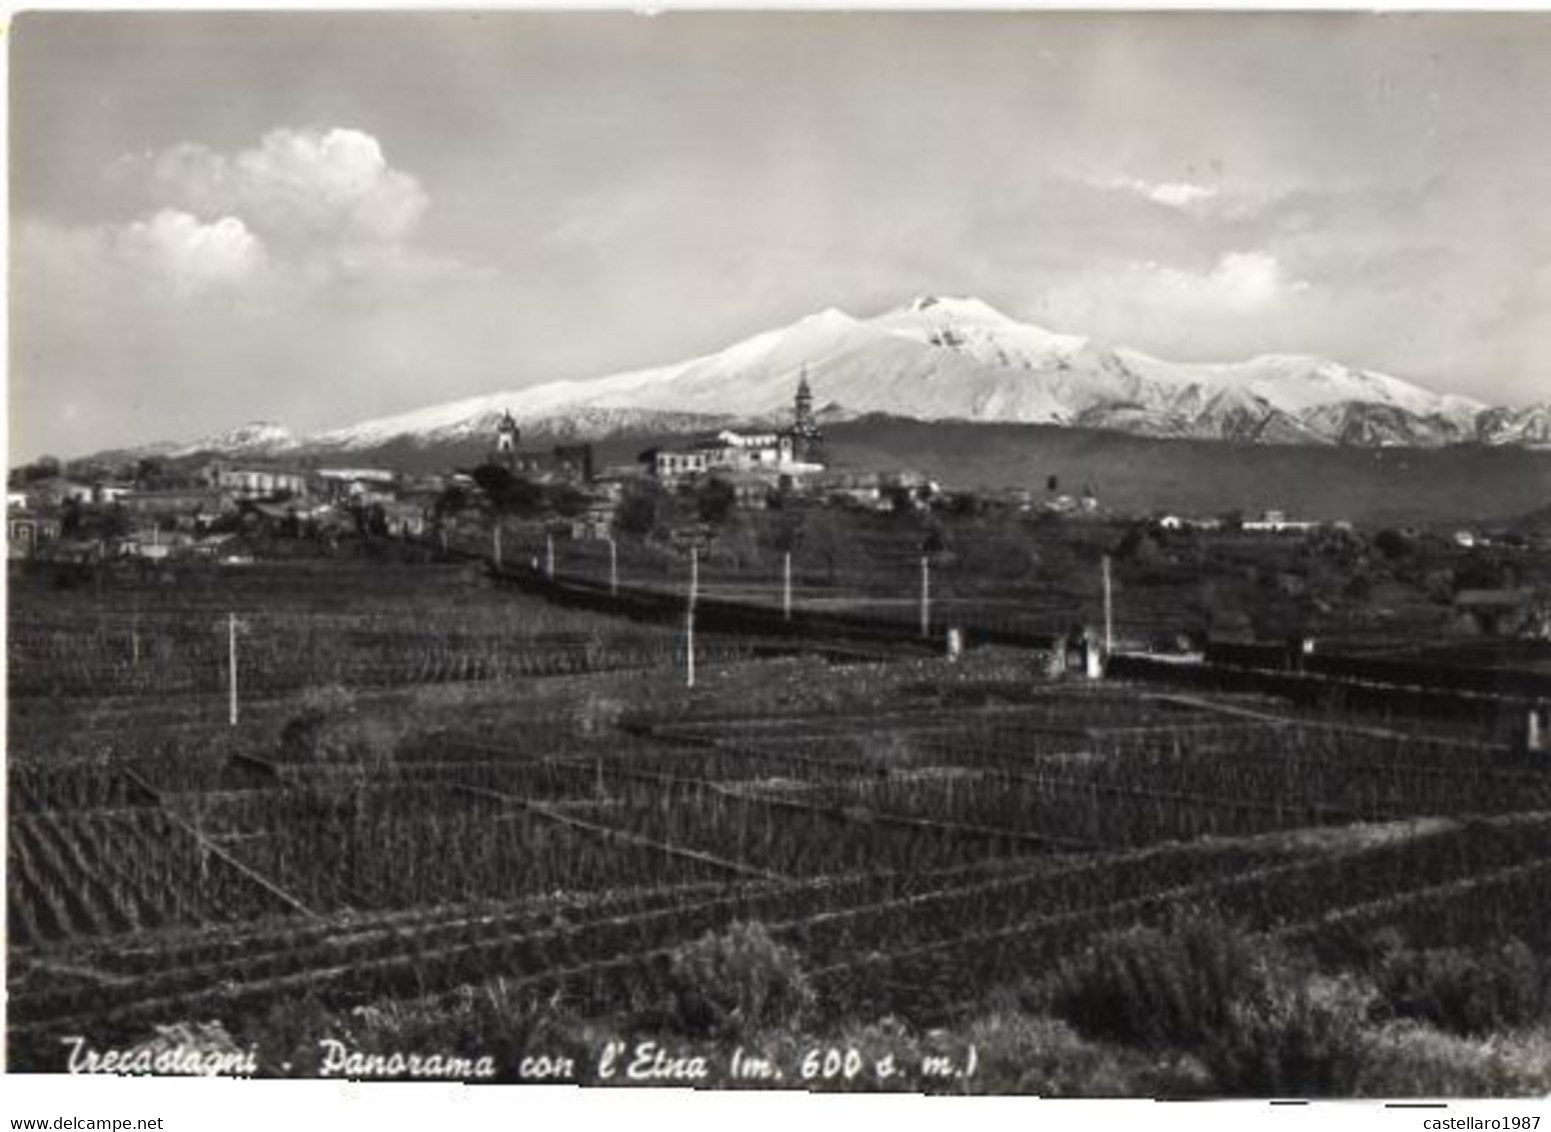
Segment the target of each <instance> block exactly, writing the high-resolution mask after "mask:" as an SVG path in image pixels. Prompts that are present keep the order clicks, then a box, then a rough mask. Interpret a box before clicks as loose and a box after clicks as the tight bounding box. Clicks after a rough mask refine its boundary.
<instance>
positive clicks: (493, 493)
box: [474, 464, 545, 515]
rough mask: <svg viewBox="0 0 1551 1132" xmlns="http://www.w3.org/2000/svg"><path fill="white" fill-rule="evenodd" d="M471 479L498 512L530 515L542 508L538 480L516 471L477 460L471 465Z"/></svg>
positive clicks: (543, 499)
mask: <svg viewBox="0 0 1551 1132" xmlns="http://www.w3.org/2000/svg"><path fill="white" fill-rule="evenodd" d="M474 482H475V483H476V484H478V485H479V488H480V490H481V491H483V492H484V493H485V498H487V499H489V500H490V505H491V506H492V507H494V508H495V509H496V510H497V511H499V512H504V513H506V514H510V515H534V514H537V513H538V512H540V511H542V510H543V509H544V504H545V494H544V488H543V486H542V485H541V484H536V483H533V482H532V481H531V480H528V479H525V478H524V477H522V476H519V475H516V474H515V473H513V472H512V471H511V469H509V468H504V467H502V466H501V465H500V464H481V465H480V466H479V467H477V468H475V469H474Z"/></svg>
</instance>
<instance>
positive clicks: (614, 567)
mask: <svg viewBox="0 0 1551 1132" xmlns="http://www.w3.org/2000/svg"><path fill="white" fill-rule="evenodd" d="M608 543H609V596H610V597H618V596H619V545H618V544H617V543H615V541H614V540H613V538H610V539H609V540H608Z"/></svg>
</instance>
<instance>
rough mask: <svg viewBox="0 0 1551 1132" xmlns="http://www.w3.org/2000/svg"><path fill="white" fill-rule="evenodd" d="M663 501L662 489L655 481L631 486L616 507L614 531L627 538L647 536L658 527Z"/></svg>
mask: <svg viewBox="0 0 1551 1132" xmlns="http://www.w3.org/2000/svg"><path fill="white" fill-rule="evenodd" d="M663 502H664V501H663V496H662V489H661V488H659V487H658V486H657V485H656V484H655V483H650V482H648V483H643V484H641V485H639V486H637V487H634V488H631V489H630V490H628V491H627V492H625V495H624V498H622V499H621V500H620V501H619V506H618V507H616V508H615V509H614V532H615V533H616V534H620V535H624V536H625V537H627V538H635V539H643V538H645V537H647V536H648V535H650V534H651V533H652V531H654V530H656V529H657V521H658V516H659V514H660V511H661V508H662V505H663Z"/></svg>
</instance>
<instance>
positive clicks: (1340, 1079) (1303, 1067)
mask: <svg viewBox="0 0 1551 1132" xmlns="http://www.w3.org/2000/svg"><path fill="white" fill-rule="evenodd" d="M1373 997H1374V995H1373V988H1372V987H1371V986H1369V985H1367V984H1366V983H1362V982H1359V981H1357V980H1355V979H1352V978H1349V977H1348V978H1340V979H1327V978H1313V979H1309V980H1300V979H1296V978H1287V977H1278V978H1273V979H1271V980H1269V981H1268V982H1267V984H1266V985H1265V986H1264V987H1262V988H1261V989H1260V991H1259V992H1258V993H1256V994H1255V995H1254V996H1252V997H1251V998H1249V999H1247V1000H1244V1001H1240V1002H1236V1003H1234V1004H1233V1006H1232V1008H1231V1009H1230V1010H1229V1012H1228V1024H1227V1025H1226V1026H1225V1027H1224V1028H1223V1029H1222V1031H1221V1032H1219V1033H1218V1034H1216V1035H1214V1036H1213V1037H1212V1039H1211V1040H1210V1041H1208V1043H1207V1045H1206V1048H1205V1049H1204V1050H1202V1052H1201V1056H1202V1059H1203V1060H1204V1061H1205V1062H1206V1064H1207V1066H1208V1067H1209V1068H1210V1069H1211V1072H1212V1076H1213V1077H1214V1078H1215V1080H1216V1082H1217V1087H1218V1088H1219V1089H1220V1090H1222V1091H1223V1092H1224V1093H1231V1094H1233V1095H1236V1096H1261V1097H1265V1096H1319V1097H1330V1096H1350V1095H1351V1094H1352V1091H1353V1089H1354V1088H1355V1087H1356V1084H1357V1081H1358V1079H1359V1078H1360V1077H1361V1075H1362V1072H1363V1067H1364V1064H1365V1061H1366V1059H1367V1054H1368V1012H1369V1008H1370V1006H1371V1003H1372V1001H1373Z"/></svg>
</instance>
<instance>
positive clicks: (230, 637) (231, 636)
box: [226, 613, 237, 727]
mask: <svg viewBox="0 0 1551 1132" xmlns="http://www.w3.org/2000/svg"><path fill="white" fill-rule="evenodd" d="M226 668H227V672H228V674H229V677H230V686H231V703H230V715H231V726H233V727H236V726H237V615H236V614H235V613H228V614H227V615H226Z"/></svg>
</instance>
